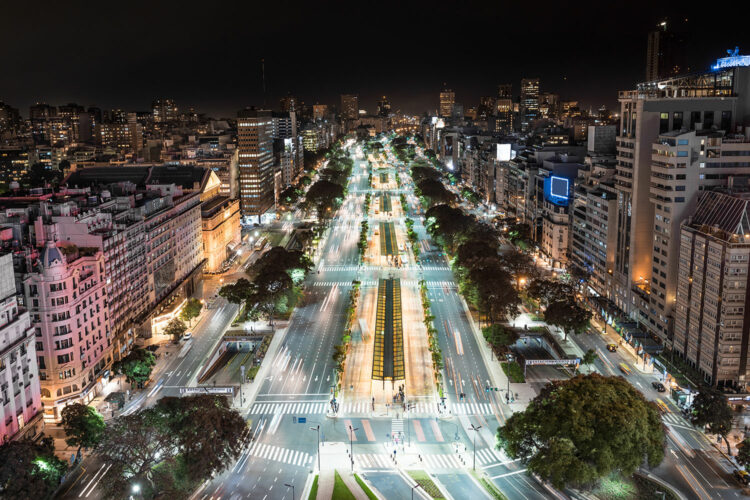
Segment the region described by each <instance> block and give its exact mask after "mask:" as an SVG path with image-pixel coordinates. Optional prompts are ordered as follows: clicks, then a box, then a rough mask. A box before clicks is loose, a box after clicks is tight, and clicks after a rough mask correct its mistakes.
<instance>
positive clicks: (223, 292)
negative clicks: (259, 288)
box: [219, 278, 253, 304]
mask: <svg viewBox="0 0 750 500" xmlns="http://www.w3.org/2000/svg"><path fill="white" fill-rule="evenodd" d="M252 293H253V284H252V283H250V281H248V280H247V279H245V278H240V279H238V280H237V281H236V282H234V283H232V284H229V285H224V286H223V287H221V289H220V290H219V295H220V296H222V297H224V298H225V299H227V300H228V301H229V302H231V303H232V304H242V303H243V302H245V301H246V300H247V299H248V297H250V295H251V294H252Z"/></svg>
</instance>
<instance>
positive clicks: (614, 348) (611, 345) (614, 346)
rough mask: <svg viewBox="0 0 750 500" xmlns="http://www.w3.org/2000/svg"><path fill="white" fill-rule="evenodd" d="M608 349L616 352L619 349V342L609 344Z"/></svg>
mask: <svg viewBox="0 0 750 500" xmlns="http://www.w3.org/2000/svg"><path fill="white" fill-rule="evenodd" d="M607 350H608V351H609V352H615V351H616V350H617V344H607Z"/></svg>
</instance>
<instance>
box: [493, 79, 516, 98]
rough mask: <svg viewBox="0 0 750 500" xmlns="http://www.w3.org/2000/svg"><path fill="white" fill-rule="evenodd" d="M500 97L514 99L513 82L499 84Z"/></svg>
mask: <svg viewBox="0 0 750 500" xmlns="http://www.w3.org/2000/svg"><path fill="white" fill-rule="evenodd" d="M497 97H498V99H513V84H512V83H501V84H500V85H498V86H497Z"/></svg>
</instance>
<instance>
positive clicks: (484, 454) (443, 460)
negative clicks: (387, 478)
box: [354, 448, 505, 469]
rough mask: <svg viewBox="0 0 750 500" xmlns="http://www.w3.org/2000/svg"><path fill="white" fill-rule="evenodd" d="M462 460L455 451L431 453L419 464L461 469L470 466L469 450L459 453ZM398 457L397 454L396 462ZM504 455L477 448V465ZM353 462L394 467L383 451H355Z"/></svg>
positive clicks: (367, 466)
mask: <svg viewBox="0 0 750 500" xmlns="http://www.w3.org/2000/svg"><path fill="white" fill-rule="evenodd" d="M461 455H462V456H463V462H462V461H461V458H459V454H457V453H436V454H433V455H421V457H422V461H421V464H422V465H423V466H424V467H425V468H427V469H461V468H464V467H467V466H471V461H472V453H471V450H467V451H466V452H464V453H462V454H461ZM399 458H400V457H398V456H397V462H398V461H399V460H398V459H399ZM504 460H505V457H503V456H502V454H501V453H500V451H497V450H492V449H490V448H482V449H478V450H477V465H479V466H483V467H487V466H489V465H492V464H496V463H498V462H503V461H504ZM354 463H355V465H358V466H359V467H361V468H364V469H392V468H395V467H396V465H397V464H396V463H394V462H393V460H392V458H391V456H390V455H387V454H384V453H355V454H354Z"/></svg>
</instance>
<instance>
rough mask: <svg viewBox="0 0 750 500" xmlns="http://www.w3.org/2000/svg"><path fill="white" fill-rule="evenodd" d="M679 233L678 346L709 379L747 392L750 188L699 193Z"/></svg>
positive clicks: (749, 366) (749, 360) (749, 375)
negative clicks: (738, 191) (734, 192)
mask: <svg viewBox="0 0 750 500" xmlns="http://www.w3.org/2000/svg"><path fill="white" fill-rule="evenodd" d="M678 235H679V236H678ZM674 239H675V240H678V246H679V271H678V279H677V295H676V305H675V308H674V313H675V328H674V350H675V352H676V353H677V354H679V355H680V356H682V357H683V358H684V359H685V361H686V362H687V363H688V364H690V365H691V366H692V367H694V368H695V369H696V370H698V371H699V372H700V373H701V374H702V375H703V378H704V381H706V382H709V383H711V384H713V385H719V386H725V387H726V386H730V387H737V388H739V389H740V390H741V391H742V392H745V391H746V385H747V383H748V382H750V357H749V356H748V354H750V337H749V336H748V334H747V329H748V326H749V325H750V309H748V307H747V300H748V297H749V296H748V293H750V290H749V289H748V285H750V283H748V270H749V269H748V263H750V199H748V196H747V193H743V194H741V195H730V194H723V193H718V192H711V191H703V192H701V193H699V195H698V201H697V203H696V208H695V210H694V211H693V213H692V214H691V217H690V218H689V219H687V220H685V221H684V222H683V224H682V226H681V227H680V231H679V233H677V234H676V235H675V237H674Z"/></svg>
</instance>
